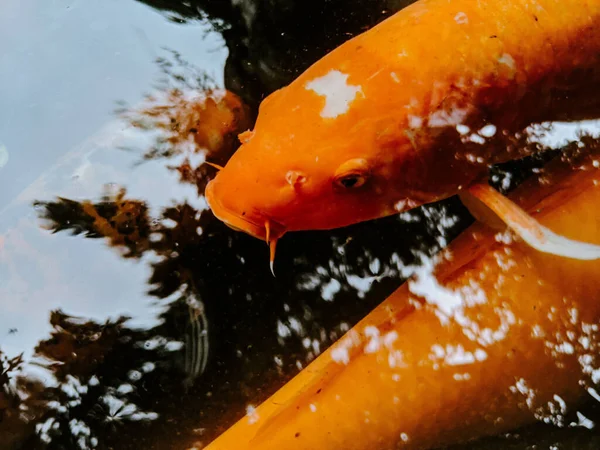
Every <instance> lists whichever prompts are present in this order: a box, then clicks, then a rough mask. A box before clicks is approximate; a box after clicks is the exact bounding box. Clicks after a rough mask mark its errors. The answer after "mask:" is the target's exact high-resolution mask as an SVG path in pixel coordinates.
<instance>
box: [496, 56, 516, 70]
mask: <svg viewBox="0 0 600 450" xmlns="http://www.w3.org/2000/svg"><path fill="white" fill-rule="evenodd" d="M498 62H499V63H500V64H504V65H505V66H507V67H508V68H509V69H513V70H514V69H516V68H517V64H516V63H515V60H514V59H513V57H512V56H510V55H509V54H508V53H503V54H502V56H501V57H500V58H498Z"/></svg>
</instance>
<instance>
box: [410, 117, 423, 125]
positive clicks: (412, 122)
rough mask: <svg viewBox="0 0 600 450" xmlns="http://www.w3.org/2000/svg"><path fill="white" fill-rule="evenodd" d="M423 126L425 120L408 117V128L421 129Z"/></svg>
mask: <svg viewBox="0 0 600 450" xmlns="http://www.w3.org/2000/svg"><path fill="white" fill-rule="evenodd" d="M422 125H423V118H421V117H419V116H413V115H410V116H408V126H409V127H411V128H421V126H422Z"/></svg>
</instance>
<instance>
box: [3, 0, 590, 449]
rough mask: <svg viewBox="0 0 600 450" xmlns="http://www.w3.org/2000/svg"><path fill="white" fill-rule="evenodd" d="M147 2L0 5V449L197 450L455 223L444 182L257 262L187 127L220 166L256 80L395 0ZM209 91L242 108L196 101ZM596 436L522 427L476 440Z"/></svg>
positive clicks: (312, 54)
mask: <svg viewBox="0 0 600 450" xmlns="http://www.w3.org/2000/svg"><path fill="white" fill-rule="evenodd" d="M145 3H147V4H143V3H140V2H136V1H134V0H119V1H117V0H103V1H100V0H89V1H86V2H84V1H77V0H71V1H67V0H52V1H50V0H47V1H33V0H8V1H5V2H3V4H2V5H1V6H0V106H1V108H0V187H1V189H0V302H1V303H0V304H1V307H2V314H0V351H1V357H2V359H1V361H0V383H1V384H2V390H0V449H38V448H49V449H77V448H81V449H87V448H101V449H104V448H114V449H138V448H148V449H152V448H156V449H183V448H189V447H191V446H193V445H195V446H196V447H198V448H200V447H201V446H202V445H203V444H206V443H208V442H209V441H210V440H212V439H213V438H214V437H216V435H218V433H220V432H221V431H223V430H224V429H225V428H227V427H228V426H229V425H230V424H232V423H233V422H234V421H235V420H237V418H239V417H240V416H241V415H243V414H244V413H245V408H246V406H247V405H248V404H254V405H256V404H258V403H259V402H260V401H262V400H263V399H265V398H266V397H267V396H268V395H269V394H270V393H272V392H273V391H274V390H275V389H277V388H278V387H279V386H281V385H282V384H283V383H284V382H285V381H286V380H287V379H289V378H290V377H291V376H293V375H294V374H295V373H297V372H298V370H300V369H301V368H302V367H304V366H305V365H306V364H307V363H308V362H310V361H311V360H312V359H314V357H315V356H316V355H317V354H319V353H320V352H321V351H323V350H324V349H325V348H327V346H329V345H330V344H331V343H332V342H334V341H335V340H336V339H337V338H338V337H339V336H340V335H341V334H342V333H343V332H344V331H345V330H347V329H348V328H349V327H350V326H352V325H353V324H354V323H355V322H356V321H358V320H359V319H360V318H362V317H363V316H364V315H366V314H367V313H368V312H369V311H370V310H371V309H372V308H373V307H374V306H375V305H377V304H378V303H379V302H381V301H382V300H383V299H384V298H386V297H387V296H388V295H389V294H390V293H391V292H392V291H393V290H394V289H395V288H396V287H397V286H399V285H400V284H401V283H402V281H403V280H402V278H401V276H400V273H399V269H400V268H401V267H402V266H403V265H406V264H410V263H413V262H415V258H416V257H415V254H418V252H421V253H425V254H431V253H434V252H436V251H437V250H438V249H439V248H441V247H442V246H444V245H445V243H446V242H448V241H449V240H451V239H452V238H453V237H454V236H455V235H456V234H457V233H458V232H460V230H462V229H464V227H465V226H466V225H467V224H469V223H470V222H471V218H470V216H469V215H468V213H467V212H466V210H465V209H464V208H463V207H462V206H461V205H460V203H458V201H456V200H455V199H451V200H448V201H446V202H443V203H440V204H438V205H433V206H429V207H426V208H421V209H419V210H418V211H416V212H415V214H414V215H413V218H412V219H411V220H408V221H407V220H402V219H401V218H397V217H392V218H388V219H383V220H379V221H375V222H373V223H366V224H361V225H357V226H354V227H350V228H348V229H344V230H336V231H334V232H314V233H297V234H294V235H290V236H286V238H285V239H283V240H282V241H281V243H280V245H279V249H278V260H277V263H276V271H277V278H273V277H272V276H271V274H270V272H269V268H268V262H267V256H268V250H267V248H266V246H265V245H264V243H262V242H259V241H257V240H255V239H252V238H250V237H248V236H246V235H243V234H241V233H236V232H234V231H232V230H230V229H229V228H227V227H226V226H224V225H223V224H221V223H220V222H218V221H217V220H215V219H214V217H213V216H212V214H211V213H210V211H208V210H207V208H206V204H205V202H204V200H203V197H202V195H201V194H202V192H203V190H204V186H205V184H206V182H207V181H208V180H209V179H210V177H211V176H213V175H214V169H211V168H210V167H208V166H206V165H200V161H201V159H200V157H199V156H198V154H197V153H196V152H195V146H194V144H193V142H196V143H198V142H202V143H204V144H206V145H208V146H209V147H210V146H212V150H213V152H212V153H211V158H212V160H213V161H214V162H217V163H221V164H222V163H224V162H225V161H226V160H227V158H228V156H229V155H230V154H231V153H232V152H233V151H234V150H235V145H236V144H235V143H234V142H235V140H234V139H233V137H234V136H235V133H236V132H237V131H241V130H243V129H245V128H247V127H248V126H249V125H248V124H250V123H251V121H252V118H253V117H254V114H255V108H256V105H257V103H258V102H259V101H260V99H261V98H263V97H264V95H266V94H267V93H269V92H270V91H272V90H273V89H276V88H278V87H280V86H281V85H283V84H285V83H287V82H289V81H290V80H291V79H292V78H293V77H294V76H295V75H296V74H298V73H299V71H301V70H302V69H303V68H304V67H306V66H307V65H308V64H310V63H311V62H312V61H314V60H316V59H317V58H319V57H320V56H321V55H322V54H324V53H326V52H327V51H329V50H330V49H331V48H333V47H335V46H336V45H338V44H339V43H340V42H342V41H343V40H345V39H347V38H348V37H349V36H351V35H352V34H356V33H358V32H360V31H362V30H363V29H365V28H366V27H369V26H371V25H373V24H374V23H376V22H378V21H379V20H381V19H382V18H384V17H385V16H387V15H389V14H391V13H392V12H393V11H394V10H397V9H399V8H400V7H401V6H402V5H403V4H404V3H406V2H393V1H379V2H371V3H370V4H369V7H368V8H366V7H365V5H364V3H361V2H359V1H351V2H340V1H330V2H326V3H325V6H324V7H320V8H316V6H315V2H297V3H295V2H292V1H279V2H266V1H265V2H260V1H256V2H254V3H253V2H245V3H242V5H243V6H242V7H234V6H232V5H231V4H230V3H229V2H226V1H224V0H223V1H214V2H209V1H205V2H202V1H195V2H185V3H184V2H169V1H152V2H151V1H148V2H145ZM300 3H302V4H300ZM316 11H318V13H317V12H316ZM223 87H227V88H228V89H230V90H232V91H233V92H234V93H235V94H237V95H238V96H240V98H242V99H243V102H244V103H245V104H246V105H248V109H244V107H242V106H241V103H238V102H236V101H233V100H232V102H230V103H227V102H226V101H220V100H219V97H218V95H217V94H215V98H216V99H217V103H216V104H215V105H216V106H214V105H213V106H214V107H213V109H210V108H209V107H206V106H205V105H206V102H204V101H203V100H201V99H200V100H199V99H198V98H194V95H197V94H201V93H203V92H206V90H207V89H213V90H215V89H216V90H218V89H219V88H223ZM148 94H149V95H151V96H152V98H151V99H148V98H146V97H145V96H146V95H148ZM202 105H204V106H202ZM203 108H205V109H203ZM207 108H208V109H207ZM215 111H216V112H215ZM211 115H212V116H216V117H218V118H225V119H226V120H229V121H230V122H228V125H227V126H226V127H225V128H223V129H221V130H218V132H215V133H216V134H215V136H217V138H215V136H212V138H207V137H206V136H204V135H203V134H202V133H203V132H204V131H206V129H204V128H202V127H203V126H204V125H203V124H205V123H206V121H207V120H208V119H207V118H208V117H209V116H211ZM225 119H224V120H225ZM216 123H223V120H217V122H216ZM211 139H212V140H211ZM215 139H217V140H216V141H215ZM539 164H540V161H539V160H537V159H534V160H530V161H528V162H527V163H526V165H525V166H524V167H532V166H536V165H539ZM508 169H510V170H516V169H515V166H514V165H513V166H510V167H507V168H500V169H497V179H496V182H497V183H498V184H501V181H502V179H503V174H504V170H508ZM519 170H520V172H518V171H517V172H515V173H516V174H518V173H521V174H524V173H527V170H526V169H524V168H520V169H519ZM517 178H518V177H516V178H515V179H517ZM444 217H445V218H448V219H449V220H446V221H442V220H440V219H441V218H444ZM390 242H393V245H390ZM586 411H588V413H589V415H590V417H593V415H594V414H597V413H595V406H594V405H590V406H589V407H588V409H587V410H586ZM592 439H596V440H595V441H592ZM599 442H600V441H599V440H598V438H597V437H596V433H595V432H594V430H592V431H588V430H587V429H586V428H585V427H578V428H570V429H565V430H558V429H551V428H550V427H545V426H540V425H538V426H535V427H531V428H529V429H527V430H524V431H522V432H521V431H520V432H519V433H518V436H517V437H516V436H514V435H513V436H510V437H508V438H498V439H496V440H492V441H490V440H488V441H486V442H484V443H482V444H477V445H478V447H477V448H551V445H554V444H556V443H559V445H561V446H560V447H556V448H585V446H589V445H591V447H589V448H596V447H597V444H598V443H599ZM594 443H595V444H596V445H595V446H594ZM535 444H537V445H538V446H537V447H532V445H535ZM494 445H495V446H496V447H494ZM469 448H470V447H469Z"/></svg>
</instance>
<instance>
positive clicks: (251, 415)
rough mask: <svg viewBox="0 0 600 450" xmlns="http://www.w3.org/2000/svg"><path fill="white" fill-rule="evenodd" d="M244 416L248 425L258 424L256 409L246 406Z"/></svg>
mask: <svg viewBox="0 0 600 450" xmlns="http://www.w3.org/2000/svg"><path fill="white" fill-rule="evenodd" d="M246 416H247V417H248V423H249V424H250V425H252V424H254V423H256V422H258V419H259V418H260V416H259V415H258V413H257V412H256V408H255V407H254V406H252V405H248V406H247V407H246Z"/></svg>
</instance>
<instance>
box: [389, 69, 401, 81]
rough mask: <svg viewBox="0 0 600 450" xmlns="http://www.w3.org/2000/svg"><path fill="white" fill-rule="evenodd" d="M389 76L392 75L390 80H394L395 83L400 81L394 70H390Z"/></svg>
mask: <svg viewBox="0 0 600 450" xmlns="http://www.w3.org/2000/svg"><path fill="white" fill-rule="evenodd" d="M390 77H392V80H394V82H395V83H400V78H398V75H397V74H396V72H390Z"/></svg>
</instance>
